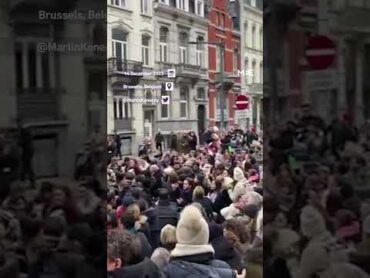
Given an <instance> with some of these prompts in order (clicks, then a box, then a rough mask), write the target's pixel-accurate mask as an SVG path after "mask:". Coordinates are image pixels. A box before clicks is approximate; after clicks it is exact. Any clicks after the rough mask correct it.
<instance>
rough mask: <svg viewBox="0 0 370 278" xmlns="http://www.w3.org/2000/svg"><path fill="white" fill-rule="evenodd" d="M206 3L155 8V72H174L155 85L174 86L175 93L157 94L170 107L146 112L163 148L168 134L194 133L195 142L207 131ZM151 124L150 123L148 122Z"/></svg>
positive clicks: (197, 0) (185, 1) (162, 1)
mask: <svg viewBox="0 0 370 278" xmlns="http://www.w3.org/2000/svg"><path fill="white" fill-rule="evenodd" d="M207 16H208V1H203V0H181V1H180V0H177V1H174V0H159V1H156V3H155V4H154V30H155V31H154V32H155V42H156V43H155V46H154V51H155V56H154V58H155V64H154V70H155V71H163V72H165V73H167V70H168V69H175V70H176V77H175V78H168V77H167V76H163V77H159V78H158V79H157V83H162V84H165V82H173V83H174V90H173V91H165V90H164V89H163V90H162V91H161V92H159V95H158V97H160V98H161V97H166V96H168V97H169V103H168V104H166V103H162V104H159V105H157V107H156V109H154V107H153V110H148V111H147V112H146V115H147V116H146V118H145V119H144V120H145V121H146V120H147V119H151V118H153V119H155V121H156V124H155V127H154V128H153V131H154V134H155V133H156V132H157V129H160V130H161V132H162V134H163V135H164V139H165V142H164V146H165V148H167V147H169V139H170V134H171V132H175V133H183V132H189V131H194V132H195V133H196V134H197V136H198V138H199V137H200V136H201V135H202V134H203V132H204V131H205V130H206V128H207V124H208V121H207V111H208V99H207V91H208V76H207V73H208V48H207V46H206V45H205V42H207V40H208V33H207V31H208V20H207ZM149 122H150V120H149Z"/></svg>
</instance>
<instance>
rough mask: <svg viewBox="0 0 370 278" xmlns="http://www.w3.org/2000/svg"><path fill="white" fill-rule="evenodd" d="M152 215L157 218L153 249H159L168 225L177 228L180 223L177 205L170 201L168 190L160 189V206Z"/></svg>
mask: <svg viewBox="0 0 370 278" xmlns="http://www.w3.org/2000/svg"><path fill="white" fill-rule="evenodd" d="M151 214H152V215H153V217H155V222H154V224H153V226H152V227H151V243H152V247H153V248H157V247H158V246H159V242H160V233H161V230H162V228H163V227H164V226H165V225H167V224H170V225H172V226H175V227H176V225H177V221H178V212H177V205H176V204H175V203H172V202H171V201H170V199H169V192H168V190H167V189H166V188H161V189H159V201H158V205H157V206H156V207H155V208H153V209H152V210H151Z"/></svg>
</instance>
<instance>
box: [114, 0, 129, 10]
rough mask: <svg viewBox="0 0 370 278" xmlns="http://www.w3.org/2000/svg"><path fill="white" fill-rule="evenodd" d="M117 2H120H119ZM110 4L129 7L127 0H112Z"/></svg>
mask: <svg viewBox="0 0 370 278" xmlns="http://www.w3.org/2000/svg"><path fill="white" fill-rule="evenodd" d="M117 2H118V3H119V4H117ZM110 4H111V6H114V7H118V8H127V5H126V4H127V3H126V0H111V1H110Z"/></svg>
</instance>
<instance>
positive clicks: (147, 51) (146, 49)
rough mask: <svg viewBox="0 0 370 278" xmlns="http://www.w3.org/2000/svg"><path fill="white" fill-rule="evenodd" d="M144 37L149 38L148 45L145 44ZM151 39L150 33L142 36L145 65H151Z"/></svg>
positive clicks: (142, 52) (142, 53) (142, 54)
mask: <svg viewBox="0 0 370 278" xmlns="http://www.w3.org/2000/svg"><path fill="white" fill-rule="evenodd" d="M144 39H148V45H144ZM150 39H151V37H150V36H148V35H142V36H141V61H142V62H143V65H145V66H149V65H150V42H151V41H150Z"/></svg>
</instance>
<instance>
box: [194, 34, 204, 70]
mask: <svg viewBox="0 0 370 278" xmlns="http://www.w3.org/2000/svg"><path fill="white" fill-rule="evenodd" d="M203 61H204V38H203V37H201V36H199V37H198V38H197V50H196V65H197V66H200V67H203V63H204V62H203Z"/></svg>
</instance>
